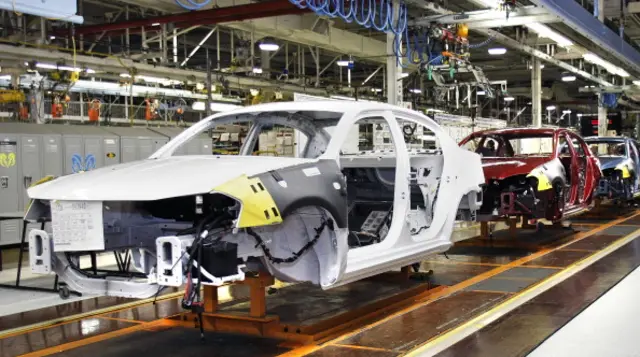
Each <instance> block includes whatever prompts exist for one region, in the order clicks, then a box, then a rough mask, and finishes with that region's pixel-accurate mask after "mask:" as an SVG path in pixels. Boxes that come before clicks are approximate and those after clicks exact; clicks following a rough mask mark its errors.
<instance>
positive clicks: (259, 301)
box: [243, 272, 275, 317]
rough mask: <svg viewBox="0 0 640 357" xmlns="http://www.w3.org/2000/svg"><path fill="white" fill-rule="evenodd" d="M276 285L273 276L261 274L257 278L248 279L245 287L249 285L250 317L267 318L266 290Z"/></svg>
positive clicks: (245, 281)
mask: <svg viewBox="0 0 640 357" xmlns="http://www.w3.org/2000/svg"><path fill="white" fill-rule="evenodd" d="M274 283H275V279H274V278H273V276H272V275H270V274H269V273H266V272H261V273H260V274H258V276H256V277H248V278H246V279H245V280H244V282H243V284H244V285H249V297H250V308H249V316H251V317H265V316H266V315H267V297H266V292H265V289H266V288H267V287H269V286H271V285H273V284H274Z"/></svg>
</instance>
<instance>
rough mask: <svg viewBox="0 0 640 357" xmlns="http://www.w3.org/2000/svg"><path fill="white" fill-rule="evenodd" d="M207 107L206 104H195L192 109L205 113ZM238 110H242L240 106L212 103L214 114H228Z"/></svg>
mask: <svg viewBox="0 0 640 357" xmlns="http://www.w3.org/2000/svg"><path fill="white" fill-rule="evenodd" d="M206 107H207V105H206V103H205V102H193V104H192V105H191V109H193V110H198V111H204V110H205V108H206ZM236 108H240V106H238V105H234V104H226V103H211V111H212V112H226V111H229V110H233V109H236Z"/></svg>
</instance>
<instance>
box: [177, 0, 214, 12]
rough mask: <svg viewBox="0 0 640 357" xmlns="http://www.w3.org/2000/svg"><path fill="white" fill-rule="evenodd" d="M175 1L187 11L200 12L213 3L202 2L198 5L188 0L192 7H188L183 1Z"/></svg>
mask: <svg viewBox="0 0 640 357" xmlns="http://www.w3.org/2000/svg"><path fill="white" fill-rule="evenodd" d="M175 1H176V4H178V5H180V6H181V7H182V8H183V9H186V10H189V11H193V10H200V9H202V8H203V7H205V6H207V5H209V4H210V3H211V0H206V1H205V2H201V3H197V2H195V1H193V0H187V2H188V3H189V4H190V5H187V4H185V3H183V2H182V1H181V0H175Z"/></svg>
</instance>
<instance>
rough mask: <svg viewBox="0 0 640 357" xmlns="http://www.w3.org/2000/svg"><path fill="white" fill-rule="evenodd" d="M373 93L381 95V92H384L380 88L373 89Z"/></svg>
mask: <svg viewBox="0 0 640 357" xmlns="http://www.w3.org/2000/svg"><path fill="white" fill-rule="evenodd" d="M371 91H372V92H374V93H380V92H382V89H380V88H371Z"/></svg>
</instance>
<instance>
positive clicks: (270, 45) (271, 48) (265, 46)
mask: <svg viewBox="0 0 640 357" xmlns="http://www.w3.org/2000/svg"><path fill="white" fill-rule="evenodd" d="M258 47H260V50H261V51H267V52H275V51H277V50H278V49H280V45H278V44H277V43H276V42H275V41H274V40H272V39H271V38H268V37H265V38H264V39H262V41H261V42H260V44H259V45H258Z"/></svg>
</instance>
